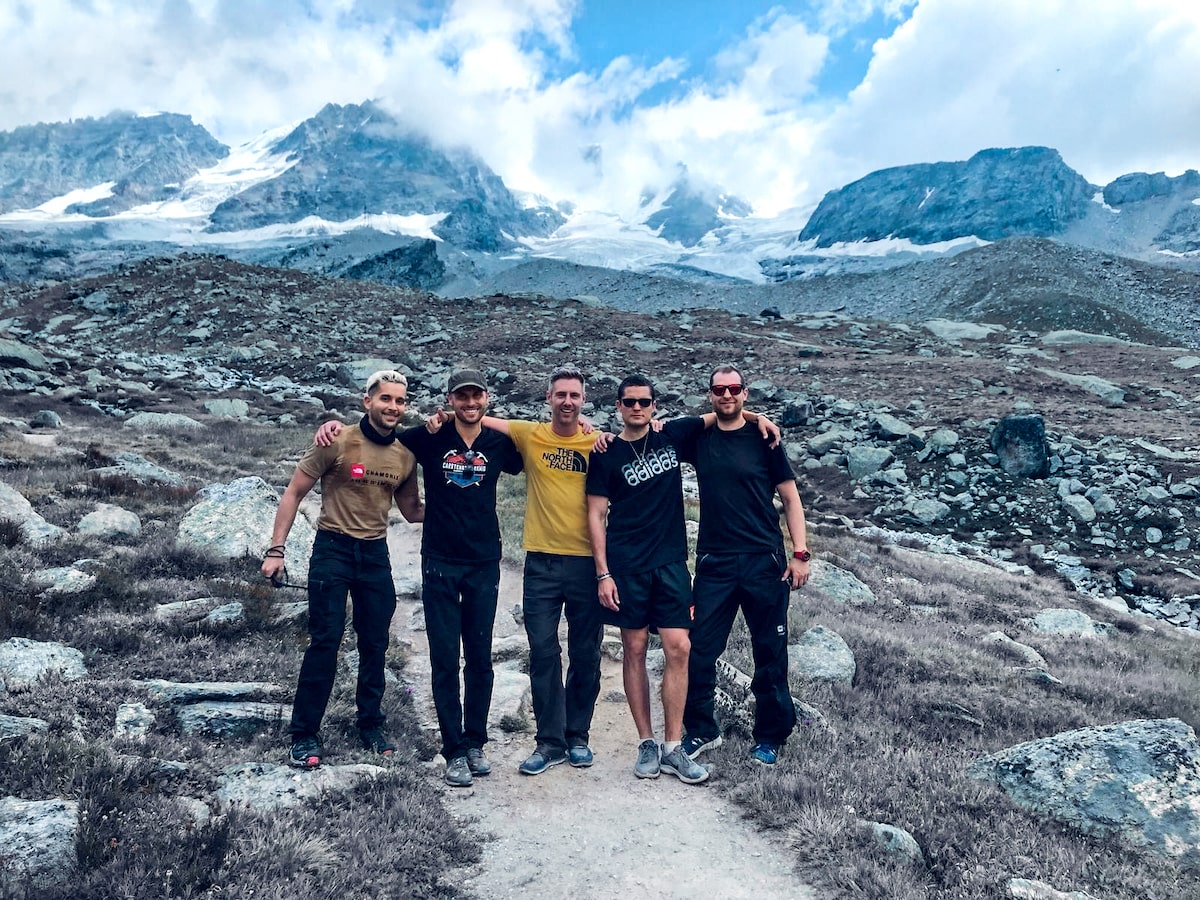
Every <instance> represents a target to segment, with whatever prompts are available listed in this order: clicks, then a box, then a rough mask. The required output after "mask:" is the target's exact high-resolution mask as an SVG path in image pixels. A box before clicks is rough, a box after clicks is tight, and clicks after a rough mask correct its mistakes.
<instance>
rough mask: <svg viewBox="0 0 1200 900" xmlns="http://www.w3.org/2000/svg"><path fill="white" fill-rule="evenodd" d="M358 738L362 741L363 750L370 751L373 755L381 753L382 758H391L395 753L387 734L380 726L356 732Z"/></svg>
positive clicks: (393, 745) (394, 746)
mask: <svg viewBox="0 0 1200 900" xmlns="http://www.w3.org/2000/svg"><path fill="white" fill-rule="evenodd" d="M358 736H359V737H360V738H361V739H362V745H363V749H364V750H370V751H372V752H373V753H382V754H383V755H384V756H391V755H392V754H393V753H395V752H396V745H395V744H393V743H392V740H391V738H389V737H388V736H387V732H386V731H384V730H383V726H382V725H377V726H375V727H374V728H363V729H361V730H360V731H359V732H358Z"/></svg>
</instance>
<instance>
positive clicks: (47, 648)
mask: <svg viewBox="0 0 1200 900" xmlns="http://www.w3.org/2000/svg"><path fill="white" fill-rule="evenodd" d="M86 674H87V667H86V666H85V665H84V664H83V654H82V653H80V652H79V651H78V650H76V649H75V648H74V647H67V646H66V645H64V644H56V643H53V642H43V641H31V640H30V639H29V638H23V637H14V638H9V639H8V640H7V641H5V642H4V643H0V685H3V686H4V687H5V689H7V690H9V691H17V690H23V689H25V688H29V687H31V686H32V685H33V684H34V682H36V681H37V680H38V679H39V678H41V677H42V676H43V675H58V676H59V677H60V678H62V679H63V680H64V681H75V680H77V679H80V678H83V676H85V675H86Z"/></svg>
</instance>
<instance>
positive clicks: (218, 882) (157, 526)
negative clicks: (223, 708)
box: [0, 425, 478, 900]
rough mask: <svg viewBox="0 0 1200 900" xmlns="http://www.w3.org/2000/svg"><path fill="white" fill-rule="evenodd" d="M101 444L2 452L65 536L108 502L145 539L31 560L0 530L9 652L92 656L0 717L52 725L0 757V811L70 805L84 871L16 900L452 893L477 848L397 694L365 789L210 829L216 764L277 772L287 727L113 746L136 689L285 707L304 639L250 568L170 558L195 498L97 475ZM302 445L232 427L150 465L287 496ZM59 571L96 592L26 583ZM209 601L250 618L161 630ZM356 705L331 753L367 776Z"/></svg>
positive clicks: (155, 737)
mask: <svg viewBox="0 0 1200 900" xmlns="http://www.w3.org/2000/svg"><path fill="white" fill-rule="evenodd" d="M307 433H309V434H310V433H311V432H307ZM95 437H96V440H95V442H93V443H89V444H86V445H83V446H82V447H81V448H80V449H79V451H78V452H77V453H71V452H69V451H68V452H66V453H63V452H58V453H55V454H49V453H47V454H37V453H35V454H33V458H32V459H30V458H29V457H30V454H29V453H28V452H27V448H24V447H21V448H18V447H16V446H15V445H14V443H13V442H12V441H11V440H9V441H6V442H5V443H4V445H3V447H0V455H2V456H3V457H4V458H5V471H4V480H5V481H7V482H9V483H10V484H13V485H16V486H20V487H21V488H22V489H23V490H24V491H25V493H26V494H27V495H28V496H30V498H31V499H32V501H33V502H34V505H35V508H36V509H37V511H38V512H39V513H40V514H42V515H43V516H44V517H45V518H46V519H47V520H48V521H50V522H52V523H58V524H61V525H63V526H73V525H74V524H75V523H76V522H78V520H79V518H80V516H81V515H82V514H84V513H86V512H88V511H90V510H91V509H92V508H93V507H94V506H95V505H96V503H97V502H105V503H112V504H118V505H120V506H121V507H123V508H125V509H129V510H132V511H134V512H136V513H137V514H138V515H139V517H140V518H141V520H142V523H143V531H142V533H141V535H140V536H139V537H137V538H124V539H122V538H115V539H114V538H109V539H105V540H104V541H100V540H97V539H94V538H87V537H82V536H72V537H70V538H68V539H66V540H64V541H60V542H57V543H49V544H44V545H37V546H35V545H32V544H30V543H28V542H26V541H24V540H23V539H22V538H21V534H20V531H19V530H18V529H15V528H13V527H12V526H11V523H5V524H4V526H3V527H2V528H0V535H2V536H3V540H0V641H3V640H6V639H8V638H10V637H26V638H31V639H35V640H40V641H58V642H62V643H64V644H67V645H69V646H72V647H75V648H77V649H79V650H81V651H82V652H83V654H84V658H85V662H86V665H87V667H88V673H89V674H88V676H87V677H86V678H83V679H81V680H78V681H65V680H61V679H58V678H56V677H48V678H43V679H42V680H41V681H39V682H38V683H37V684H35V685H34V686H32V687H31V688H30V689H28V690H22V691H13V692H10V693H9V694H7V695H5V696H4V698H3V700H4V702H3V711H4V713H6V714H8V715H11V716H21V717H35V718H38V719H42V720H44V721H45V722H47V723H48V725H49V727H48V728H47V729H46V730H45V731H35V732H33V733H30V734H26V735H23V736H20V737H16V738H14V739H11V740H5V741H0V796H14V797H18V798H24V799H31V800H33V799H43V798H46V797H62V798H65V799H68V800H75V801H78V802H79V804H80V815H79V821H80V829H79V832H78V836H77V840H76V848H75V849H76V855H77V858H78V866H79V868H78V871H77V872H76V873H75V875H74V876H73V877H72V878H71V879H70V880H69V881H68V882H66V883H65V884H64V885H61V886H58V887H41V888H39V887H35V886H32V885H27V886H26V887H25V888H24V889H22V890H17V891H16V893H15V896H18V897H23V898H28V900H34V898H39V900H40V898H57V897H71V898H97V900H99V898H114V897H121V898H163V897H198V896H238V897H251V896H253V897H263V898H272V897H279V898H283V897H316V896H359V897H398V896H413V897H418V896H421V897H435V896H454V895H455V894H456V892H455V891H454V890H453V889H452V888H451V887H449V886H447V885H446V884H445V883H444V880H443V879H444V875H445V872H446V871H447V870H448V869H449V868H450V867H452V866H458V865H462V864H464V863H468V862H471V861H473V860H474V859H476V858H477V856H478V848H477V847H476V846H474V845H473V844H472V843H471V842H469V841H468V840H466V839H465V838H464V837H462V836H461V835H460V833H459V830H458V828H457V827H456V826H455V825H454V824H453V823H452V822H451V820H450V817H449V816H448V815H447V813H446V812H445V810H444V809H443V808H442V806H441V804H440V802H439V800H438V798H437V794H436V791H435V789H434V788H433V787H432V786H431V783H430V780H429V779H428V778H426V777H425V774H424V772H423V770H422V769H421V768H419V767H418V766H416V765H415V763H416V762H417V760H418V759H419V758H428V757H429V756H430V755H431V754H432V748H431V746H430V745H429V744H428V742H427V740H426V738H425V737H424V735H423V734H422V733H421V731H420V729H419V728H418V726H417V725H416V721H415V718H414V710H413V705H412V698H411V695H410V694H409V693H408V692H407V691H405V690H404V689H403V688H402V687H400V686H398V685H396V686H394V687H393V689H392V690H389V691H388V692H387V694H386V697H385V711H386V713H387V715H388V718H389V721H390V723H391V726H392V729H393V731H394V733H395V734H396V736H397V738H398V742H399V744H400V746H401V747H402V750H401V751H400V753H399V754H398V755H399V758H398V759H397V760H395V761H394V762H393V763H391V764H389V765H388V766H387V769H386V772H385V773H384V774H382V775H381V776H379V777H377V778H374V779H372V780H371V781H370V782H369V783H365V784H363V785H360V786H359V787H357V788H355V789H353V790H350V791H348V792H346V793H342V794H339V795H337V796H336V797H333V796H331V797H329V798H327V799H325V800H322V801H321V802H319V803H314V804H309V805H306V806H303V807H298V808H293V809H290V810H288V811H286V812H285V813H283V814H266V813H259V812H254V811H250V810H238V809H234V810H232V811H229V812H226V813H224V814H214V813H213V811H212V810H210V809H208V808H207V807H206V806H205V804H204V803H201V802H198V801H197V800H196V799H195V798H203V797H207V796H210V795H211V794H212V793H213V791H214V788H215V787H216V784H217V779H218V777H219V775H220V772H221V770H222V769H223V768H224V767H226V766H229V765H231V764H234V763H238V762H250V761H270V762H279V761H281V760H282V758H283V749H282V748H283V747H284V746H285V743H286V735H285V733H284V730H285V726H286V722H283V721H280V722H277V723H276V725H275V726H274V727H272V728H268V729H266V730H264V731H262V732H260V733H258V734H256V735H254V736H253V737H250V738H248V739H238V738H223V739H216V738H209V737H196V736H191V735H187V734H184V733H182V732H181V730H180V729H179V727H178V725H177V723H176V722H175V721H174V720H173V719H171V718H170V717H162V716H160V717H159V720H158V721H157V722H156V724H155V725H154V726H153V727H152V728H151V730H150V732H149V733H148V734H147V736H146V737H145V739H144V740H141V741H138V740H134V739H132V738H128V737H119V736H115V735H114V720H115V716H116V713H117V708H118V706H119V704H120V703H122V702H124V701H126V700H128V699H131V698H136V697H138V696H139V693H140V692H139V689H138V686H137V684H136V682H139V681H143V680H148V679H165V680H169V681H183V682H192V681H262V682H271V683H274V684H277V685H280V686H287V690H290V686H291V685H293V684H294V683H295V679H296V673H297V670H298V667H299V663H300V657H301V650H302V647H303V644H304V640H305V638H304V632H303V626H302V624H300V625H298V624H297V623H296V622H295V621H294V620H292V621H289V620H280V619H279V618H278V617H277V616H276V614H275V613H276V612H277V610H278V608H279V606H280V604H281V603H282V602H285V601H291V600H295V599H297V597H296V596H288V595H289V594H295V593H296V592H288V591H274V592H273V591H272V590H271V589H270V588H269V587H267V586H266V585H265V583H264V582H263V581H262V579H261V576H259V575H258V572H257V561H255V560H251V559H242V560H234V561H232V562H226V561H218V560H213V559H211V558H209V557H207V556H204V555H202V554H199V553H197V552H196V551H194V550H187V549H183V548H179V547H176V545H175V533H176V529H177V526H178V523H179V520H180V518H181V517H182V516H183V514H184V513H185V512H186V510H187V508H188V506H189V505H190V504H191V502H193V497H194V488H190V489H180V488H172V487H164V486H150V485H145V484H141V483H139V482H137V481H135V480H133V479H131V478H121V477H116V478H104V479H100V478H94V477H90V476H89V471H90V470H91V469H94V468H96V467H99V466H103V465H104V464H105V463H106V462H107V461H108V460H110V459H111V457H112V454H113V453H114V452H115V450H116V447H115V443H114V444H109V443H108V442H107V440H106V438H105V437H104V436H101V435H98V434H97V435H96V436H95ZM304 441H305V433H303V432H302V431H300V430H294V431H289V430H287V429H283V430H280V429H267V428H253V427H248V426H241V425H238V426H229V427H217V428H213V429H208V430H206V431H205V432H204V437H203V438H200V437H195V436H192V435H178V436H176V437H175V438H173V439H172V440H171V441H169V442H167V443H168V444H169V445H172V446H168V447H163V448H162V449H161V450H160V451H159V452H160V455H161V459H163V460H167V459H169V460H171V464H172V465H173V466H175V467H176V468H179V469H181V470H183V471H189V470H191V471H192V472H194V473H196V474H200V475H202V476H203V477H204V478H205V479H207V478H216V479H220V478H228V477H233V476H235V475H237V474H242V473H244V470H245V468H246V467H248V466H249V465H251V464H252V461H253V460H254V459H256V458H262V459H264V460H269V461H270V462H269V465H270V466H271V467H272V468H271V470H270V471H269V472H265V473H264V474H266V475H267V477H268V478H272V477H273V476H274V480H275V482H276V483H278V482H279V481H281V480H286V475H285V474H283V473H284V472H285V471H287V470H290V465H289V463H288V462H287V460H286V459H285V456H286V455H287V454H289V453H290V454H293V455H294V454H295V450H296V448H297V447H301V446H303V443H304ZM62 443H63V445H69V444H70V443H71V441H70V440H64V441H63V442H62ZM127 446H128V442H124V443H123V444H122V448H123V449H124V448H127ZM285 447H286V448H287V449H286V451H285V450H284V449H283V448H285ZM18 449H20V451H21V452H19V453H17V452H14V451H16V450H18ZM142 449H146V448H142ZM147 452H149V451H147ZM22 457H24V459H23V461H21V462H17V461H15V460H16V459H20V458H22ZM56 566H76V567H83V568H86V570H87V571H88V572H89V574H92V575H94V576H95V577H96V580H95V581H94V583H93V584H92V585H91V586H90V587H88V588H87V589H85V590H83V591H80V592H77V593H53V594H51V593H46V592H44V591H42V589H41V588H40V586H39V585H38V584H36V583H35V578H34V575H35V573H37V572H40V571H43V570H45V569H48V568H51V567H56ZM210 596H219V597H221V598H223V599H224V600H227V601H233V600H236V601H239V602H241V604H242V606H243V609H244V615H243V616H242V617H241V619H240V620H239V621H237V622H236V623H221V624H215V623H214V624H205V623H197V622H186V621H179V620H171V619H163V618H159V617H156V616H155V610H156V609H157V608H158V607H159V606H160V604H165V603H168V602H172V601H177V600H188V599H194V598H198V597H210ZM301 596H302V595H301ZM352 640H353V638H352V637H350V638H348V642H349V643H351V644H352ZM389 666H390V667H391V669H392V670H393V673H395V672H399V671H401V670H402V669H403V667H404V653H403V651H402V649H401V648H400V647H399V646H396V647H394V648H393V650H392V651H389ZM353 690H354V689H353V682H352V680H351V682H350V683H349V684H348V685H347V684H343V683H342V682H341V681H339V687H338V688H337V689H336V690H335V694H334V696H333V698H332V700H331V703H330V708H329V713H328V716H327V725H326V729H325V739H326V744H327V746H328V747H329V748H330V752H332V753H335V754H336V755H337V756H338V757H339V759H341V760H343V761H346V762H371V763H374V762H378V757H375V756H373V755H372V754H368V753H366V752H364V751H362V750H360V749H359V746H358V741H357V733H356V730H355V726H354V695H353ZM198 807H199V808H198ZM3 855H4V850H3V848H0V859H2V858H3Z"/></svg>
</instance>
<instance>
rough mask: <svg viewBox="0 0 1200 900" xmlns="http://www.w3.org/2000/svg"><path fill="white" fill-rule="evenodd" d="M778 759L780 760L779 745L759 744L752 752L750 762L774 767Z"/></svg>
mask: <svg viewBox="0 0 1200 900" xmlns="http://www.w3.org/2000/svg"><path fill="white" fill-rule="evenodd" d="M777 759H779V745H778V744H768V743H765V742H763V743H758V744H755V745H754V746H753V747H752V748H751V750H750V760H751V761H752V762H756V763H760V764H761V765H764V766H773V765H775V761H776V760H777Z"/></svg>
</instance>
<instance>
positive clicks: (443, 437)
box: [397, 423, 524, 563]
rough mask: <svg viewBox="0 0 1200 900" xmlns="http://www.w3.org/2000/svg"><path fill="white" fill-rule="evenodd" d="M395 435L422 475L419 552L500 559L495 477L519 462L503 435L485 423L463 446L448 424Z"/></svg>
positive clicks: (460, 559)
mask: <svg viewBox="0 0 1200 900" xmlns="http://www.w3.org/2000/svg"><path fill="white" fill-rule="evenodd" d="M397 439H398V440H399V441H400V443H401V444H403V445H404V446H405V447H407V448H408V449H409V450H411V451H412V454H413V456H415V457H416V458H417V462H419V463H420V464H421V472H422V474H423V475H424V481H425V526H424V529H423V531H422V534H421V555H422V556H428V557H431V558H432V559H440V560H444V561H446V562H454V563H477V562H489V561H491V560H494V559H499V558H500V524H499V522H497V521H496V482H497V481H498V480H499V479H500V473H501V472H508V473H509V474H511V475H516V474H517V473H518V472H520V471H521V469H522V468H523V467H524V464H523V463H522V461H521V454H520V453H518V452H517V448H516V446H515V445H514V444H513V442H512V441H511V440H510V439H509V437H508V435H505V434H501V433H500V432H499V431H494V430H493V429H491V428H484V429H483V430H482V431H481V432H480V433H479V436H478V437H477V438H475V442H474V443H473V444H472V445H471V446H470V447H468V446H467V444H466V442H465V441H464V440H463V439H462V436H461V435H460V434H459V433H458V428H457V427H455V426H454V425H453V424H452V423H447V424H446V425H445V426H444V427H442V428H441V429H439V430H438V432H437V434H430V433H429V432H428V431H426V430H425V426H424V425H419V426H417V427H416V428H410V429H408V430H407V431H404V432H402V433H401V434H400V435H399V437H398V438H397Z"/></svg>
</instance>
